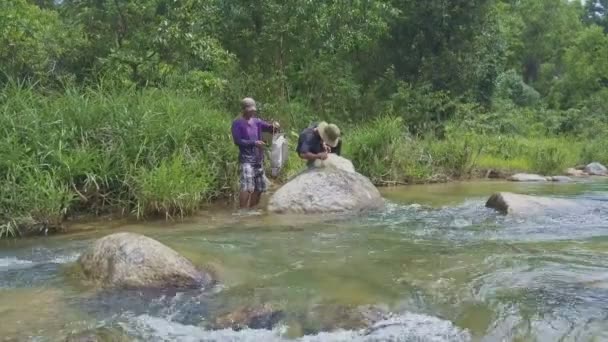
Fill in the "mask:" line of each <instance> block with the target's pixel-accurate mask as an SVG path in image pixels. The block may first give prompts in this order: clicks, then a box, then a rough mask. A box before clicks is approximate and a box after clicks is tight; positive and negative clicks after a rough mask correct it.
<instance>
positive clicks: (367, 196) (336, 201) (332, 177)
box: [268, 167, 384, 214]
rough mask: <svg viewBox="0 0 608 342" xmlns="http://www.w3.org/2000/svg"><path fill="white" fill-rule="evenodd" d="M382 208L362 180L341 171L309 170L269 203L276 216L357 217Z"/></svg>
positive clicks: (375, 191)
mask: <svg viewBox="0 0 608 342" xmlns="http://www.w3.org/2000/svg"><path fill="white" fill-rule="evenodd" d="M383 206H384V200H383V199H382V196H381V195H380V192H379V191H378V189H376V187H375V186H374V185H373V184H372V182H370V180H369V179H367V178H366V177H365V176H363V175H361V174H359V173H357V172H355V171H346V170H343V169H340V168H333V167H324V168H312V169H309V170H306V171H304V172H303V173H301V174H299V175H298V176H296V177H295V178H293V179H292V180H291V181H289V182H288V183H287V184H285V185H284V186H283V187H281V188H280V189H279V190H278V191H277V192H276V193H275V194H274V195H273V196H272V197H271V198H270V201H269V203H268V210H269V211H270V212H273V213H279V214H309V213H356V212H362V211H368V210H374V209H380V208H382V207H383Z"/></svg>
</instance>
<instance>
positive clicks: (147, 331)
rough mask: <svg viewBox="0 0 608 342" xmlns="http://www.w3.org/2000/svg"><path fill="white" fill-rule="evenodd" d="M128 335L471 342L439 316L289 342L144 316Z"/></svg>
mask: <svg viewBox="0 0 608 342" xmlns="http://www.w3.org/2000/svg"><path fill="white" fill-rule="evenodd" d="M125 328H126V329H127V330H128V331H129V332H131V333H133V334H135V335H137V336H141V337H142V338H144V339H145V340H146V341H172V340H179V341H185V342H190V341H191V342H195V341H197V342H198V341H230V342H254V341H268V342H283V341H299V342H342V341H344V342H346V341H355V342H373V341H428V342H443V341H469V340H470V339H471V336H470V334H469V333H468V332H467V331H466V330H462V329H460V328H457V327H455V326H454V325H453V324H452V323H451V322H450V321H446V320H442V319H439V318H437V317H432V316H427V315H422V314H414V313H404V314H401V315H397V316H394V317H392V318H389V319H386V320H383V321H380V322H378V323H376V324H374V325H373V326H372V327H370V328H369V329H364V330H337V331H332V332H321V333H319V334H316V335H306V336H303V337H300V338H298V339H288V338H287V337H286V336H285V334H286V333H287V330H288V328H287V327H286V326H280V327H277V328H275V329H273V330H262V329H259V330H254V329H244V330H239V331H234V330H230V329H223V330H205V329H203V328H201V327H198V326H192V325H183V324H180V323H176V322H171V321H168V320H166V319H163V318H158V317H152V316H149V315H141V316H137V317H135V318H134V319H133V320H132V322H131V324H129V326H128V327H125Z"/></svg>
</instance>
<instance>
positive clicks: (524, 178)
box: [507, 173, 547, 182]
mask: <svg viewBox="0 0 608 342" xmlns="http://www.w3.org/2000/svg"><path fill="white" fill-rule="evenodd" d="M507 179H508V180H510V181H512V182H546V181H547V178H545V177H543V176H540V175H534V174H529V173H516V174H514V175H513V176H511V177H509V178H507Z"/></svg>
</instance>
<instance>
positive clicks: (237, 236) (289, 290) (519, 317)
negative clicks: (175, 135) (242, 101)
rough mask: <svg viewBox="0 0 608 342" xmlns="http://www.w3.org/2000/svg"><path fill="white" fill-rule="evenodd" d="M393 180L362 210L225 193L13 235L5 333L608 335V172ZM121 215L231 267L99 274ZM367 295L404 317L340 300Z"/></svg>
mask: <svg viewBox="0 0 608 342" xmlns="http://www.w3.org/2000/svg"><path fill="white" fill-rule="evenodd" d="M382 191H383V195H384V196H385V198H387V200H388V205H387V207H386V209H385V210H384V211H382V212H377V213H371V214H368V215H365V216H358V217H276V216H271V215H268V214H266V213H264V212H255V213H249V214H243V213H240V214H239V213H235V212H234V211H233V210H229V209H222V208H218V207H213V208H209V209H207V210H203V211H202V212H201V213H200V214H199V215H197V216H195V217H192V218H188V219H186V220H184V221H182V222H166V221H150V222H143V223H142V222H135V223H133V222H129V221H128V220H127V221H123V220H116V221H112V220H103V221H98V222H88V223H82V222H81V223H78V224H73V225H72V227H71V228H72V229H71V231H73V233H68V234H63V235H56V236H50V237H37V238H29V239H22V240H4V241H0V341H2V340H6V341H63V340H65V338H66V337H67V336H70V335H73V334H77V333H79V332H82V331H90V330H94V329H100V328H102V329H103V328H108V329H116V330H119V331H120V332H121V334H122V335H123V336H128V338H129V339H133V340H140V341H289V340H295V341H353V340H354V341H384V340H392V341H608V182H605V181H601V180H593V181H581V182H575V183H568V184H557V183H551V184H516V183H506V182H466V183H451V184H438V185H425V186H410V187H401V188H393V189H383V190H382ZM496 191H512V192H517V193H525V194H532V195H544V196H555V197H567V198H572V199H574V200H581V201H583V200H584V201H585V203H591V204H590V205H591V206H592V207H591V208H589V209H590V210H588V211H585V212H584V213H569V212H564V213H558V214H556V215H551V216H533V217H510V216H503V215H500V214H498V213H496V212H494V211H493V210H490V209H487V208H485V206H484V204H485V201H486V200H487V198H488V197H489V196H490V195H491V194H492V193H493V192H496ZM119 231H131V232H137V233H141V234H144V235H147V236H150V237H152V238H155V239H157V240H159V241H161V242H163V243H164V244H166V245H168V246H170V247H172V248H174V249H175V250H177V251H178V252H180V253H181V254H182V255H184V256H186V257H188V258H189V259H190V260H192V261H193V262H194V263H195V264H197V265H199V266H201V267H209V268H212V269H213V270H214V271H215V272H216V274H217V276H218V277H219V280H220V283H219V284H218V285H217V286H216V287H214V288H213V289H211V290H208V291H185V292H156V293H150V292H147V291H98V290H95V289H93V288H89V287H87V286H86V285H84V283H83V282H82V279H81V276H80V273H79V271H78V268H77V267H76V266H75V261H76V259H77V258H78V255H79V254H80V253H81V252H82V251H83V250H84V249H85V248H86V247H87V246H89V245H90V244H91V243H92V242H93V241H94V240H95V239H96V238H99V237H101V236H104V235H107V234H110V233H112V232H119ZM267 303H270V304H272V305H273V306H275V307H280V308H281V312H282V319H281V321H280V322H279V323H278V324H277V325H276V326H274V327H273V328H271V329H243V330H239V331H233V330H229V329H217V330H214V329H212V328H210V327H209V325H208V324H207V323H208V322H210V321H211V320H213V319H214V317H216V316H217V315H218V314H219V313H222V312H230V311H231V310H235V309H237V308H239V307H241V306H244V305H246V306H256V305H263V304H267ZM370 305H371V306H374V307H379V308H383V309H384V310H386V311H388V312H390V313H391V315H390V317H388V318H385V319H384V320H383V321H381V322H379V323H377V324H380V325H382V324H384V326H391V325H394V326H395V327H398V329H397V328H396V329H392V330H391V329H384V330H378V331H377V332H376V333H369V331H368V333H364V332H363V330H360V329H354V328H353V329H348V328H344V325H343V324H341V323H342V322H340V320H342V319H344V318H343V317H342V316H343V315H340V314H333V313H335V312H339V311H340V310H342V309H336V308H353V307H360V306H370ZM311 313H316V315H317V316H314V315H312V314H311ZM319 317H320V318H319Z"/></svg>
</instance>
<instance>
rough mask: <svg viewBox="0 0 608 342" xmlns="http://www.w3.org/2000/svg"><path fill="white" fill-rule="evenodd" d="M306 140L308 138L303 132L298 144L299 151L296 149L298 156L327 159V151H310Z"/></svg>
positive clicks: (305, 158)
mask: <svg viewBox="0 0 608 342" xmlns="http://www.w3.org/2000/svg"><path fill="white" fill-rule="evenodd" d="M308 140H309V139H308V137H307V136H306V135H305V134H302V135H301V136H300V144H299V145H300V151H298V154H299V155H300V158H302V159H304V160H317V159H322V160H325V159H327V153H325V152H321V153H312V152H311V148H310V143H309V141H308Z"/></svg>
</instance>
